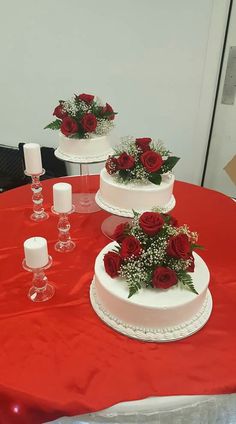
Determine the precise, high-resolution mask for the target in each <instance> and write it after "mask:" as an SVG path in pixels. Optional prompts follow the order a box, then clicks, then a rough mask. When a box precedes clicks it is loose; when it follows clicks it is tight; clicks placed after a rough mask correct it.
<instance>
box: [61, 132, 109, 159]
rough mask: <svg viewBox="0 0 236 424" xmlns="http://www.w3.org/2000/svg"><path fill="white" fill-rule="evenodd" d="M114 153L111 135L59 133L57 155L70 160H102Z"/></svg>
mask: <svg viewBox="0 0 236 424" xmlns="http://www.w3.org/2000/svg"><path fill="white" fill-rule="evenodd" d="M112 153H113V149H112V147H111V139H110V137H109V136H107V135H106V136H96V137H91V138H82V139H79V138H69V137H65V136H64V135H63V134H62V133H61V132H60V133H59V146H58V148H57V149H56V151H55V155H56V157H58V158H59V159H62V160H66V161H68V162H78V163H80V162H82V163H83V162H84V163H87V162H88V163H89V162H100V161H105V160H106V159H107V157H108V156H109V155H110V154H112Z"/></svg>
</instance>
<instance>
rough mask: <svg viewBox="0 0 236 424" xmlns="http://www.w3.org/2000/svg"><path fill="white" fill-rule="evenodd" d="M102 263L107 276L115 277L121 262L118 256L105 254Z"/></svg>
mask: <svg viewBox="0 0 236 424" xmlns="http://www.w3.org/2000/svg"><path fill="white" fill-rule="evenodd" d="M103 261H104V267H105V270H106V272H107V274H108V275H110V277H111V278H114V277H117V275H118V271H119V270H120V266H121V262H122V260H121V257H120V255H118V253H115V252H107V253H106V254H105V255H104V258H103Z"/></svg>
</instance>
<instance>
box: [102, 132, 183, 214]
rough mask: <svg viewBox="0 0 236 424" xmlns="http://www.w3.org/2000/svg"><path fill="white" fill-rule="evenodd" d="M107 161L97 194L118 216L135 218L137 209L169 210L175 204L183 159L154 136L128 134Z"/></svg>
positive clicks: (103, 203)
mask: <svg viewBox="0 0 236 424" xmlns="http://www.w3.org/2000/svg"><path fill="white" fill-rule="evenodd" d="M114 151H115V153H114V154H113V155H112V156H109V158H108V159H107V161H106V165H105V168H104V169H103V170H102V171H101V175H100V188H99V191H98V192H97V194H96V202H97V203H98V205H99V206H100V207H101V208H102V209H105V210H106V211H108V212H111V213H113V214H115V215H120V216H125V217H132V216H133V210H136V211H138V212H142V211H148V210H149V211H150V210H152V209H153V208H154V207H155V208H158V209H159V211H162V212H168V211H170V210H171V209H173V208H174V206H175V198H174V196H173V185H174V175H173V174H172V173H171V170H172V168H173V167H174V166H175V164H176V163H177V161H178V160H179V158H177V157H175V156H172V155H171V153H170V152H169V151H168V150H166V149H165V147H164V146H163V145H162V143H161V142H155V141H154V140H152V139H151V138H136V139H135V138H134V137H126V138H124V139H123V140H122V142H121V146H120V147H119V148H117V149H114Z"/></svg>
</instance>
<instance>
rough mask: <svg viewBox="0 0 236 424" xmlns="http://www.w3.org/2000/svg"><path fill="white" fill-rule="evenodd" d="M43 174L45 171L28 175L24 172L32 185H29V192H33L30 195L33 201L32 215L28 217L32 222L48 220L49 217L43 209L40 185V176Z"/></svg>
mask: <svg viewBox="0 0 236 424" xmlns="http://www.w3.org/2000/svg"><path fill="white" fill-rule="evenodd" d="M44 174H45V169H43V170H42V172H41V173H40V174H29V173H28V172H26V171H25V175H27V176H28V177H31V179H32V183H31V190H32V192H33V194H32V200H33V213H32V214H31V215H30V219H32V220H33V221H37V222H39V221H45V220H46V219H48V217H49V215H48V213H47V212H45V210H44V208H43V195H42V190H43V187H42V184H41V182H40V177H41V175H44Z"/></svg>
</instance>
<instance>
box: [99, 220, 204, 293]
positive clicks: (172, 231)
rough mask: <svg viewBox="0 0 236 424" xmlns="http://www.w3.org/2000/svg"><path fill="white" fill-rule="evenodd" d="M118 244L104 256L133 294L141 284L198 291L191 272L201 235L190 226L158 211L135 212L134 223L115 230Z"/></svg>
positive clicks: (108, 269)
mask: <svg viewBox="0 0 236 424" xmlns="http://www.w3.org/2000/svg"><path fill="white" fill-rule="evenodd" d="M114 238H115V240H116V241H117V247H116V248H115V250H114V251H110V252H108V253H106V254H105V255H104V267H105V270H106V272H107V273H108V274H109V275H110V277H112V278H115V277H117V276H120V277H123V278H124V279H125V280H126V282H127V284H128V287H129V297H130V296H132V295H133V294H134V293H136V292H137V291H138V290H139V289H140V288H141V287H152V288H154V289H168V288H170V287H172V286H175V285H176V284H181V285H182V286H184V287H185V288H187V289H188V290H191V291H192V292H194V293H196V294H197V292H196V290H195V288H194V285H193V282H192V278H191V272H193V271H194V257H193V250H194V249H195V248H201V246H200V245H198V244H196V242H197V238H198V235H197V233H195V232H191V231H190V230H189V228H188V227H187V225H182V226H179V225H178V222H177V220H176V219H175V218H174V217H173V216H171V215H169V214H163V213H158V212H144V213H143V214H141V215H139V214H137V213H136V212H135V215H134V219H133V221H132V224H129V223H122V224H120V225H118V226H117V228H116V229H115V232H114Z"/></svg>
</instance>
